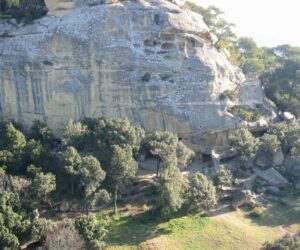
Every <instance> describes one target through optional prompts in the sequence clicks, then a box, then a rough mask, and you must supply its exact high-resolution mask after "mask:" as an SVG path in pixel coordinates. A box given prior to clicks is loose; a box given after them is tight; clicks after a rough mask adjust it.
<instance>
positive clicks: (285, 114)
mask: <svg viewBox="0 0 300 250" xmlns="http://www.w3.org/2000/svg"><path fill="white" fill-rule="evenodd" d="M280 116H281V118H282V119H283V120H285V121H286V122H294V121H295V120H296V118H295V116H294V115H293V114H292V113H290V112H282V113H280Z"/></svg>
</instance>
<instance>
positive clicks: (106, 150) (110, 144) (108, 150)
mask: <svg viewBox="0 0 300 250" xmlns="http://www.w3.org/2000/svg"><path fill="white" fill-rule="evenodd" d="M87 124H89V127H91V128H93V129H94V131H92V133H93V137H94V138H96V141H94V145H93V149H94V152H95V153H94V155H95V156H96V157H97V158H98V159H99V161H100V162H101V164H103V166H104V167H106V168H107V169H108V168H109V165H110V161H111V158H112V157H113V153H114V146H116V145H117V146H120V147H122V148H125V147H130V148H131V151H132V155H133V156H134V157H136V156H137V153H138V151H139V148H140V144H141V140H142V139H143V137H144V135H145V132H144V130H143V129H142V128H140V127H135V126H133V125H131V124H130V122H129V120H128V119H111V120H104V119H99V120H98V121H97V123H96V125H93V124H92V122H91V121H90V120H89V121H88V122H87ZM94 140H95V139H94Z"/></svg>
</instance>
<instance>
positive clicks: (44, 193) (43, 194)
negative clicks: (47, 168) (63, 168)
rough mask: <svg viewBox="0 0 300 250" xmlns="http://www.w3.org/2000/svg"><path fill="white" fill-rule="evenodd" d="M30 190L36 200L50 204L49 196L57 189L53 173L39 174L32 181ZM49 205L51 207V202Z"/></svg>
mask: <svg viewBox="0 0 300 250" xmlns="http://www.w3.org/2000/svg"><path fill="white" fill-rule="evenodd" d="M30 189H31V193H32V196H33V199H34V200H36V201H39V200H43V201H46V202H49V201H48V199H47V198H48V195H49V194H50V193H51V192H53V191H54V190H55V189H56V179H55V176H54V175H53V174H51V173H48V174H44V173H42V172H38V173H37V174H36V175H35V177H34V178H33V180H32V184H31V187H30ZM49 204H50V205H51V203H50V202H49Z"/></svg>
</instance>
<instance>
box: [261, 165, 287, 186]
mask: <svg viewBox="0 0 300 250" xmlns="http://www.w3.org/2000/svg"><path fill="white" fill-rule="evenodd" d="M258 176H259V177H260V178H262V179H263V180H265V181H266V182H268V184H270V185H272V186H286V185H288V184H289V182H288V181H287V179H286V178H284V177H283V176H282V175H281V174H280V173H279V172H278V171H277V170H275V169H274V168H269V169H267V170H265V171H263V172H261V173H259V174H258Z"/></svg>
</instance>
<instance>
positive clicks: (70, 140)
mask: <svg viewBox="0 0 300 250" xmlns="http://www.w3.org/2000/svg"><path fill="white" fill-rule="evenodd" d="M88 135H89V130H88V127H87V126H86V125H84V124H82V123H81V122H73V120H70V121H69V123H68V124H67V126H66V128H65V131H64V134H63V143H64V144H65V145H67V146H72V147H74V148H76V149H77V150H83V149H84V148H85V144H86V143H87V138H88Z"/></svg>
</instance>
